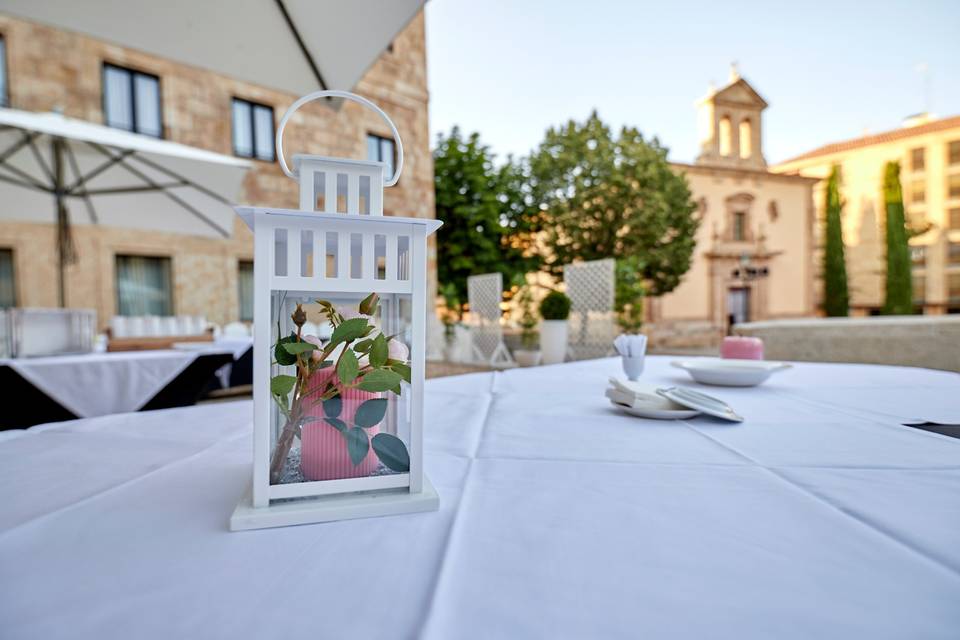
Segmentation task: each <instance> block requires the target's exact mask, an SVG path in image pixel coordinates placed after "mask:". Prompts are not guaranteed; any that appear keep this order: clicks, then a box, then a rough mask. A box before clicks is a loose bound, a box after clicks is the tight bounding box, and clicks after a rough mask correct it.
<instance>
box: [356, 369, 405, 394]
mask: <svg viewBox="0 0 960 640" xmlns="http://www.w3.org/2000/svg"><path fill="white" fill-rule="evenodd" d="M400 380H401V378H400V374H399V373H395V372H393V371H390V370H389V369H374V370H373V371H370V372H369V373H367V375H365V376H363V377H362V378H360V384H359V385H357V388H359V389H361V390H363V391H389V390H390V389H393V388H394V387H395V386H397V385H398V384H400Z"/></svg>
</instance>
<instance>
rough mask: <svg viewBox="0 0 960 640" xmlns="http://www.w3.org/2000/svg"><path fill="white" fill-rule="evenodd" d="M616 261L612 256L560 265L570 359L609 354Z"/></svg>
mask: <svg viewBox="0 0 960 640" xmlns="http://www.w3.org/2000/svg"><path fill="white" fill-rule="evenodd" d="M615 278H616V261H614V259H613V258H605V259H603V260H590V261H588V262H575V263H573V264H568V265H564V267H563V283H564V284H565V285H566V288H567V295H568V296H569V297H570V321H569V334H568V336H569V337H568V341H569V342H568V345H569V346H568V352H569V354H570V359H571V360H587V359H590V358H602V357H604V356H607V355H610V354H611V353H613V339H614V338H615V337H616V336H617V333H618V329H617V322H616V316H615V314H614V309H613V305H614V286H615Z"/></svg>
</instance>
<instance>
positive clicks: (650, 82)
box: [426, 0, 960, 163]
mask: <svg viewBox="0 0 960 640" xmlns="http://www.w3.org/2000/svg"><path fill="white" fill-rule="evenodd" d="M426 12H427V56H428V65H429V66H428V73H429V83H430V92H431V97H430V126H431V131H432V134H433V137H434V139H435V137H436V133H437V132H438V131H449V129H450V128H451V127H452V126H453V125H454V124H459V125H460V126H461V128H462V129H465V130H467V131H479V132H480V134H481V137H482V139H483V140H484V141H485V142H486V143H487V144H489V145H490V146H491V147H492V149H493V150H494V151H495V152H496V153H498V154H501V155H502V154H506V153H514V154H526V153H527V152H528V151H529V150H530V149H531V148H533V147H534V146H535V145H536V144H537V143H538V142H539V141H540V140H541V139H542V137H543V132H544V130H545V129H546V128H547V127H548V126H550V125H552V124H558V123H561V122H565V121H566V120H567V119H569V118H571V117H572V118H575V119H578V120H582V119H584V118H585V117H586V116H587V115H588V114H589V113H590V110H591V109H593V108H596V109H597V110H598V111H599V113H600V116H601V117H602V118H603V119H604V120H605V121H607V122H608V123H611V124H613V125H616V126H619V125H621V124H631V125H634V126H637V127H638V128H639V129H640V130H641V131H643V133H644V134H645V135H648V136H652V135H656V136H658V137H659V138H660V140H661V142H663V143H664V144H665V145H666V146H668V147H669V148H670V157H671V159H673V160H678V161H692V160H693V159H694V157H695V156H696V154H697V129H696V122H697V121H696V110H695V104H696V102H697V100H698V99H699V98H701V97H702V96H703V95H705V94H706V92H707V89H708V86H709V83H710V82H711V81H713V82H715V83H716V84H717V86H722V85H723V84H725V83H726V81H727V77H728V73H729V67H730V62H731V61H734V60H735V61H737V63H738V65H739V68H740V72H741V75H742V76H743V77H744V78H746V79H747V81H749V82H750V83H751V84H752V85H753V87H754V88H755V89H756V90H757V91H758V92H759V93H760V95H762V96H763V97H764V98H765V99H766V100H767V102H768V103H769V104H770V106H769V107H768V108H767V110H766V111H765V112H764V120H763V124H764V154H765V156H766V159H767V162H769V163H774V162H777V161H781V160H785V159H787V158H788V157H791V156H793V155H796V154H799V153H801V152H803V151H806V150H809V149H811V148H814V147H817V146H819V145H821V144H825V143H827V142H833V141H836V140H842V139H845V138H853V137H857V136H859V135H861V134H863V133H864V132H865V131H868V132H873V133H876V132H880V131H884V130H887V129H893V128H896V127H898V126H900V124H901V122H902V120H903V118H904V117H905V116H908V115H910V114H913V113H917V112H919V111H925V110H929V111H931V112H932V113H934V114H935V115H937V116H940V117H943V116H949V115H958V114H960V0H910V1H901V0H895V1H894V0H863V1H860V2H853V1H850V0H836V1H834V2H829V1H824V2H821V1H813V2H793V1H787V2H778V1H777V0H767V1H765V2H744V1H731V0H716V1H697V2H691V1H677V2H671V1H668V0H661V1H659V2H647V1H642V0H638V1H635V2H629V1H626V0H619V1H618V0H603V1H594V2H591V1H590V0H581V1H568V0H554V1H534V0H526V1H524V0H514V1H512V2H511V1H507V0H430V1H429V2H428V3H427V10H426ZM920 66H926V68H927V69H928V71H927V81H926V82H925V81H924V76H923V74H922V73H921V72H920V71H918V67H920ZM925 84H926V85H928V86H929V91H927V90H925Z"/></svg>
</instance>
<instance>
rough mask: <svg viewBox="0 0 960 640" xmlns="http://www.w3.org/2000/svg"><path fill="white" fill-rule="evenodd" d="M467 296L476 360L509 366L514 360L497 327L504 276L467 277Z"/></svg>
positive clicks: (501, 331) (499, 328) (497, 274)
mask: <svg viewBox="0 0 960 640" xmlns="http://www.w3.org/2000/svg"><path fill="white" fill-rule="evenodd" d="M467 296H468V298H469V302H470V336H471V340H472V343H473V355H474V358H475V360H476V361H477V362H482V363H484V364H490V365H494V366H512V365H513V364H514V362H513V358H512V357H511V356H510V352H509V351H507V347H506V346H505V345H504V344H503V327H501V325H500V301H501V300H502V299H503V274H502V273H485V274H483V275H479V276H470V277H469V278H467Z"/></svg>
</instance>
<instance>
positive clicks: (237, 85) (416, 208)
mask: <svg viewBox="0 0 960 640" xmlns="http://www.w3.org/2000/svg"><path fill="white" fill-rule="evenodd" d="M0 36H2V37H3V38H4V41H5V43H6V50H7V78H8V85H9V97H10V106H11V107H12V108H14V109H22V110H27V111H51V110H60V111H62V112H63V114H64V115H66V116H68V117H73V118H79V119H83V120H87V121H90V122H94V123H98V124H99V123H103V121H104V115H103V110H102V83H101V74H102V68H103V64H104V63H105V62H108V63H112V64H116V65H119V66H123V67H130V68H134V69H137V70H139V71H144V72H147V73H151V74H154V75H157V76H159V78H160V92H161V98H162V119H163V125H164V130H165V132H164V137H165V139H167V140H172V141H175V142H179V143H183V144H188V145H191V146H195V147H199V148H203V149H207V150H210V151H215V152H218V153H223V154H231V153H232V138H231V101H232V99H233V98H234V97H237V98H243V99H246V100H250V101H253V102H258V103H261V104H266V105H269V106H272V107H273V109H274V122H275V123H276V122H278V121H279V119H280V118H281V117H282V115H283V113H284V112H285V111H286V109H287V107H289V106H290V104H292V103H293V101H294V100H296V99H297V98H298V97H299V96H295V95H292V94H286V93H281V92H277V91H273V90H270V89H266V88H264V87H259V86H256V85H251V84H248V83H245V82H241V81H238V80H234V79H232V78H228V77H224V76H221V75H218V74H216V73H213V72H210V71H207V70H204V69H199V68H196V67H191V66H187V65H183V64H179V63H174V62H171V61H168V60H164V59H162V58H158V57H155V56H151V55H148V54H144V53H141V52H139V51H135V50H132V49H126V48H123V47H118V46H115V45H112V44H109V43H106V42H103V41H100V40H97V39H94V38H89V37H86V36H83V35H79V34H76V33H72V32H67V31H62V30H58V29H53V28H50V27H46V26H42V25H38V24H34V23H31V22H27V21H24V20H20V19H16V18H12V17H8V16H4V15H0ZM354 91H356V92H357V93H359V94H361V95H364V96H366V97H368V98H370V99H371V100H373V101H374V102H376V103H377V104H379V105H380V106H381V107H382V108H383V109H384V110H385V111H386V112H387V113H388V114H389V115H390V116H391V118H392V119H393V120H394V122H395V123H396V125H397V128H398V130H399V131H400V135H401V137H402V138H403V142H404V170H403V177H402V178H401V179H400V182H399V183H398V185H397V186H395V187H392V188H389V189H387V190H386V192H385V196H384V212H385V214H387V215H404V216H414V217H420V218H433V217H434V216H435V212H434V185H433V157H432V155H431V152H430V139H429V138H430V136H429V129H428V122H427V111H428V93H427V77H426V50H425V34H424V19H423V12H422V11H421V12H420V13H419V14H418V15H417V16H416V17H414V18H413V20H412V21H411V22H410V24H408V25H407V27H406V28H405V29H404V30H403V31H402V32H401V33H400V34H399V35H398V36H397V38H396V39H395V40H394V42H393V45H392V47H390V49H389V50H387V51H385V52H384V53H383V55H382V56H381V57H380V58H379V59H378V60H377V61H376V62H375V63H374V64H373V65H372V66H371V68H370V69H369V70H368V71H367V73H366V74H365V75H364V77H363V78H362V79H361V80H360V82H359V83H358V84H357V86H356V87H355V88H354ZM368 133H372V134H376V135H380V136H384V137H389V136H390V132H389V130H388V129H387V128H386V125H385V124H384V123H383V122H382V121H381V120H380V119H379V117H378V116H377V115H376V114H373V113H371V112H369V111H367V110H365V109H364V108H363V107H361V106H360V105H356V104H353V103H343V104H342V105H339V106H338V108H332V107H330V106H327V105H325V104H317V103H314V104H310V105H307V106H306V107H304V108H303V109H301V110H300V111H298V112H297V114H296V115H295V116H294V118H293V119H292V120H291V122H290V123H289V125H288V126H287V128H286V130H285V133H284V139H285V143H286V144H285V146H286V151H287V154H288V156H292V155H293V154H295V153H315V154H324V155H333V156H343V157H351V158H366V136H367V134H368ZM250 162H251V163H252V165H253V168H252V169H251V170H250V172H249V173H248V174H247V176H246V179H245V181H244V184H243V189H242V192H241V193H240V194H238V198H237V199H238V202H239V203H241V204H251V205H259V206H268V205H269V206H277V207H288V208H297V206H298V189H297V185H296V183H295V182H294V181H292V180H290V179H289V178H287V177H286V176H284V175H283V173H282V172H281V171H280V168H279V165H278V164H277V163H276V162H270V163H267V162H261V161H258V160H251V161H250ZM135 213H136V212H131V215H135ZM49 215H50V218H51V224H30V223H24V222H14V221H10V220H9V219H8V218H5V217H4V212H3V207H2V203H0V248H10V249H12V250H13V253H14V265H15V266H14V268H15V277H16V288H17V304H18V305H19V306H32V307H53V306H56V305H57V268H56V264H57V258H56V256H57V254H56V251H55V228H54V226H53V224H52V220H53V217H54V213H53V203H52V202H51V206H50V212H49ZM74 237H75V241H76V244H77V249H78V254H79V260H78V261H77V262H76V263H75V264H73V265H71V266H70V267H69V269H68V274H67V291H66V298H67V305H68V306H71V307H91V308H94V309H96V311H97V317H98V321H99V324H100V325H101V326H104V325H106V324H107V322H108V321H109V318H110V317H111V316H113V315H114V314H115V313H116V288H115V285H114V278H115V256H116V255H117V254H141V255H150V256H166V257H170V258H171V263H172V269H173V288H174V289H173V305H174V312H175V313H177V314H190V315H206V316H207V318H208V319H209V320H211V321H213V322H217V323H220V324H223V323H226V322H229V321H232V320H236V319H237V318H238V315H239V303H238V299H237V298H238V283H237V265H238V261H241V260H249V259H251V258H252V256H253V242H252V235H251V234H250V232H249V231H248V230H247V228H246V226H245V225H244V224H243V223H242V222H241V221H239V219H238V220H236V222H235V225H234V233H233V236H232V237H231V238H229V239H225V240H217V239H208V238H201V237H196V236H189V235H178V234H169V233H160V232H144V231H142V230H130V229H119V228H108V227H103V226H91V225H84V224H77V225H75V226H74ZM428 273H429V274H430V277H431V282H430V285H431V291H435V287H436V261H435V249H434V248H433V244H432V243H431V245H430V257H429V268H428Z"/></svg>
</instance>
